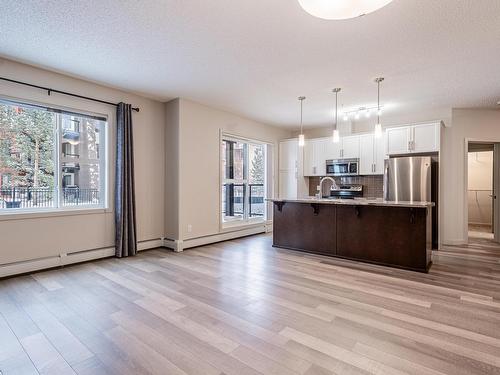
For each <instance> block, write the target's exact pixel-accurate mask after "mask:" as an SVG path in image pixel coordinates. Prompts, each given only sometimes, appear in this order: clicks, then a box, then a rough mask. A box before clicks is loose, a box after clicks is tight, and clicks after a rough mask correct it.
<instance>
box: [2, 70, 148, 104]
mask: <svg viewBox="0 0 500 375" xmlns="http://www.w3.org/2000/svg"><path fill="white" fill-rule="evenodd" d="M0 80H3V81H7V82H12V83H17V84H19V85H25V86H29V87H34V88H37V89H40V90H44V91H47V94H48V95H49V96H50V94H51V93H53V92H55V93H57V94H62V95H68V96H74V97H75V98H80V99H85V100H91V101H93V102H98V103H103V104H108V105H114V106H115V107H118V104H117V103H112V102H107V101H105V100H100V99H94V98H90V97H88V96H83V95H78V94H73V93H71V92H66V91H61V90H56V89H51V88H50V87H44V86H38V85H33V84H32V83H26V82H21V81H16V80H14V79H10V78H5V77H0ZM132 109H133V110H134V111H136V112H139V108H138V107H136V108H134V107H132Z"/></svg>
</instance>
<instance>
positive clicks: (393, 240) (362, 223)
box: [273, 199, 432, 272]
mask: <svg viewBox="0 0 500 375" xmlns="http://www.w3.org/2000/svg"><path fill="white" fill-rule="evenodd" d="M273 202H274V217H273V246H274V247H280V248H286V249H291V250H299V251H306V252H310V253H315V254H321V255H328V256H334V257H340V258H345V259H352V260H357V261H363V262H369V263H375V264H380V265H384V266H391V267H398V268H404V269H409V270H413V271H419V272H428V270H429V268H430V266H431V264H432V262H431V247H432V245H431V224H430V214H429V212H430V211H431V210H430V207H431V206H430V204H429V205H427V206H426V205H411V204H408V205H398V204H383V203H381V204H379V205H377V204H359V203H352V204H349V203H344V202H343V203H338V204H335V203H333V202H331V201H330V202H326V201H325V200H312V199H311V200H309V201H299V200H297V201H290V200H273Z"/></svg>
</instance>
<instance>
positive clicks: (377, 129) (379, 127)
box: [375, 77, 384, 138]
mask: <svg viewBox="0 0 500 375" xmlns="http://www.w3.org/2000/svg"><path fill="white" fill-rule="evenodd" d="M383 80H384V77H378V78H375V82H376V83H377V123H376V124H375V138H380V137H381V136H382V124H381V123H380V114H381V113H382V112H381V111H380V83H381V82H382V81H383Z"/></svg>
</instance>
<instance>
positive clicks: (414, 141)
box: [386, 123, 441, 155]
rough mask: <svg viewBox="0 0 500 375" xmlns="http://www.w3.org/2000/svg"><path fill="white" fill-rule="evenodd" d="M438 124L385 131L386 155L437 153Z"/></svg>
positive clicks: (439, 125)
mask: <svg viewBox="0 0 500 375" xmlns="http://www.w3.org/2000/svg"><path fill="white" fill-rule="evenodd" d="M440 131H441V124H440V123H430V124H420V125H412V126H401V127H397V128H390V129H387V130H386V142H387V154H389V155H396V154H408V153H414V152H437V151H439V133H440Z"/></svg>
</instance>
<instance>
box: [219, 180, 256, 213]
mask: <svg viewBox="0 0 500 375" xmlns="http://www.w3.org/2000/svg"><path fill="white" fill-rule="evenodd" d="M245 186H246V185H245V184H224V194H223V202H222V207H223V210H222V214H223V215H224V216H229V217H233V216H241V217H242V216H243V215H244V212H243V211H244V202H245V199H246V191H245V190H246V188H245ZM264 197H265V191H264V184H248V216H249V217H264V214H265V202H264Z"/></svg>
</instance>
